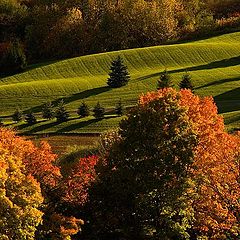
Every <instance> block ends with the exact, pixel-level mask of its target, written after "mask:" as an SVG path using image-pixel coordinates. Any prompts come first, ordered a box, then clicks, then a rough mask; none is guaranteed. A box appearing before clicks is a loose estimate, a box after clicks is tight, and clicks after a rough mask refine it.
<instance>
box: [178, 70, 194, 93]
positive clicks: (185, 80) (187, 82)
mask: <svg viewBox="0 0 240 240" xmlns="http://www.w3.org/2000/svg"><path fill="white" fill-rule="evenodd" d="M191 79H192V77H191V75H190V74H189V73H188V72H186V73H185V74H184V75H183V77H182V81H181V82H180V83H179V87H180V89H190V90H192V91H193V88H194V87H193V84H192V82H191Z"/></svg>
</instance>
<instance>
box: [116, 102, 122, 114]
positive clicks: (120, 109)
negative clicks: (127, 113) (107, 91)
mask: <svg viewBox="0 0 240 240" xmlns="http://www.w3.org/2000/svg"><path fill="white" fill-rule="evenodd" d="M115 113H116V114H117V115H118V116H122V115H123V105H122V101H121V99H120V100H119V101H118V103H117V105H116V107H115Z"/></svg>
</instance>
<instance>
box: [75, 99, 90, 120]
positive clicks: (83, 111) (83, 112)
mask: <svg viewBox="0 0 240 240" xmlns="http://www.w3.org/2000/svg"><path fill="white" fill-rule="evenodd" d="M77 114H78V115H79V116H80V117H88V116H89V115H90V111H89V107H88V105H87V104H86V103H85V102H82V104H81V106H80V107H79V108H78V110H77Z"/></svg>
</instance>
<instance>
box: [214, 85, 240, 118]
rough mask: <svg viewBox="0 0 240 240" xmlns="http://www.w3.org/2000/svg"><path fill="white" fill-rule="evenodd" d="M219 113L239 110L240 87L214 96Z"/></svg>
mask: <svg viewBox="0 0 240 240" xmlns="http://www.w3.org/2000/svg"><path fill="white" fill-rule="evenodd" d="M214 100H215V101H216V103H217V106H218V110H219V112H220V113H224V112H233V111H238V110H240V87H239V88H235V89H233V90H230V91H228V92H225V93H222V94H219V95H217V96H215V97H214Z"/></svg>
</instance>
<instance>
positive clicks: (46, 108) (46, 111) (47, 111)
mask: <svg viewBox="0 0 240 240" xmlns="http://www.w3.org/2000/svg"><path fill="white" fill-rule="evenodd" d="M42 117H43V118H45V119H48V120H51V119H52V118H53V117H54V110H53V105H52V103H51V102H47V103H45V104H44V105H43V108H42Z"/></svg>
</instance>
